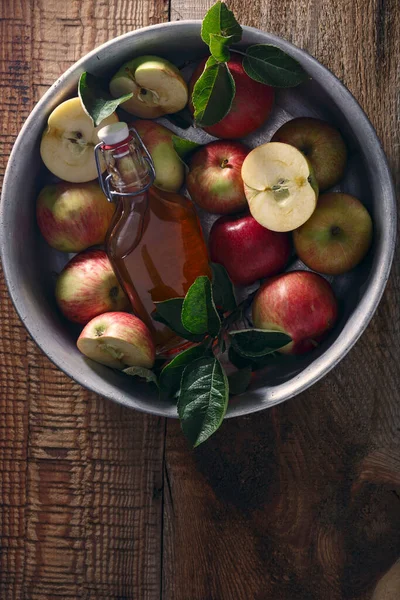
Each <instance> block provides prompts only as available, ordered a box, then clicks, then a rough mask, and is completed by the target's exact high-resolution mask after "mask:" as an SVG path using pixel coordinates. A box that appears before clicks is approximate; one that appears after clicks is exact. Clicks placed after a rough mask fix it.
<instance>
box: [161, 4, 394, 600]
mask: <svg viewBox="0 0 400 600" xmlns="http://www.w3.org/2000/svg"><path fill="white" fill-rule="evenodd" d="M211 4H212V2H211V1H204V0H202V1H200V2H196V3H194V2H192V1H191V2H183V1H181V0H172V4H171V18H172V19H186V18H202V17H203V15H204V13H205V12H206V10H207V8H208V7H209V6H210V5H211ZM228 4H229V6H230V7H231V8H232V9H233V10H234V11H235V14H236V15H237V17H238V18H239V20H240V22H241V23H242V24H246V25H252V26H256V27H259V28H264V29H265V30H268V31H270V32H272V33H275V34H278V35H281V36H283V37H285V38H287V39H289V40H290V41H292V42H294V43H295V44H297V45H299V46H300V47H302V48H304V49H306V50H307V51H309V52H310V53H311V54H313V55H314V56H316V58H317V59H318V60H320V61H321V62H322V63H323V64H325V65H326V66H327V67H328V68H330V69H331V70H332V71H333V72H334V73H335V74H336V75H337V76H338V77H339V78H340V79H342V81H343V82H344V83H345V84H346V85H347V86H348V87H349V89H350V90H351V91H352V92H353V94H354V95H355V96H356V98H357V99H358V100H359V101H360V103H361V104H362V106H363V108H364V109H365V110H366V112H367V114H368V115H369V117H370V119H371V121H372V123H373V124H374V126H375V127H376V129H377V132H378V135H379V136H380V138H381V140H382V143H383V146H384V148H385V150H386V152H387V155H388V158H389V161H390V164H391V166H392V167H393V172H394V175H395V178H396V182H397V185H398V187H399V184H400V178H399V173H400V144H399V141H400V137H399V132H398V127H396V125H395V124H398V115H399V114H400V110H399V109H400V105H399V95H398V89H399V83H400V80H399V78H400V73H399V70H398V68H397V65H398V62H399V58H400V56H399V53H400V50H399V46H398V43H397V41H398V39H399V36H400V11H399V5H398V3H396V2H395V1H394V0H392V1H390V0H389V1H386V2H378V1H373V0H368V1H364V0H356V1H355V2H347V1H346V2H342V1H339V0H335V1H334V2H328V1H327V0H319V1H318V0H300V1H299V0H286V1H285V2H280V1H278V0H271V1H270V2H267V3H265V2H261V1H257V0H256V1H255V2H239V0H233V1H232V2H229V3H228ZM397 256H398V255H397ZM399 297H400V267H399V261H398V259H397V260H395V263H394V268H393V273H392V277H391V280H390V283H389V285H388V288H387V291H386V293H385V296H384V299H383V301H382V303H381V305H380V307H379V310H378V311H377V314H376V316H375V317H374V319H373V321H372V323H371V325H370V327H369V328H368V330H367V332H366V333H365V334H364V336H363V337H362V339H361V340H360V341H359V342H358V344H357V345H356V347H355V348H354V349H353V350H352V351H351V352H350V354H349V355H348V356H347V357H346V358H345V359H344V360H343V362H342V363H341V364H340V365H339V366H338V367H337V368H336V369H335V370H334V371H333V372H332V373H331V374H330V375H328V376H327V377H326V378H325V379H324V380H323V381H322V382H320V383H318V384H317V385H315V386H314V387H313V388H312V389H310V390H309V391H308V392H306V393H304V394H302V395H301V396H300V397H298V398H297V399H294V400H291V401H289V402H287V403H285V404H284V405H281V406H278V407H276V408H274V409H272V410H270V411H266V412H263V413H261V414H257V415H254V416H252V417H246V418H242V419H238V420H234V421H229V422H225V423H224V424H223V426H222V428H221V430H220V432H218V434H217V435H216V436H215V437H214V438H213V439H212V440H210V442H209V443H208V444H207V445H205V446H204V447H201V448H199V449H198V450H197V451H196V452H195V453H194V454H192V453H191V452H190V451H189V450H188V448H187V446H186V444H185V442H184V440H183V439H182V437H181V435H180V432H179V427H178V424H176V423H168V429H167V432H168V434H167V445H166V470H167V473H168V477H169V480H170V482H171V493H170V494H169V495H168V496H167V497H166V502H165V518H164V529H165V530H164V578H163V590H164V598H165V599H166V600H172V599H174V600H187V599H188V598H190V600H204V599H207V600H217V599H218V600H225V599H227V600H228V599H231V598H235V599H236V600H264V599H265V598H270V599H271V600H289V599H290V600H291V599H292V598H296V599H299V600H302V599H304V600H320V599H321V598H323V599H324V600H346V599H348V600H350V599H351V600H367V599H368V600H369V599H370V598H371V596H372V593H373V589H374V586H375V585H376V582H377V581H378V580H379V578H380V577H381V576H382V574H383V573H384V572H385V571H386V570H388V569H389V568H390V567H391V565H392V564H393V563H394V562H395V561H396V559H397V558H398V556H399V554H400V535H399V525H400V522H399V521H400V517H399V515H400V502H399V492H400V464H399V461H398V456H399V450H400V434H399V432H400V406H399V403H398V389H399V385H400V369H399V359H400V351H399V349H398V340H399V335H400V329H399V324H400V320H399V317H398V307H399V300H398V299H399ZM171 565H173V570H172V568H171ZM397 580H398V568H397V567H394V568H393V571H390V572H389V573H388V575H387V576H386V578H385V579H383V580H382V582H381V583H380V584H379V585H378V587H377V588H376V592H375V596H374V598H383V597H386V596H385V595H384V594H385V593H387V590H389V589H391V590H392V591H391V593H392V594H393V593H394V596H393V597H397V596H398V595H399V593H400V591H399V590H400V588H399V587H398V585H397V584H396V582H397ZM393 582H394V583H393ZM395 585H397V588H395V587H394V586H395ZM396 594H397V595H396ZM390 597H392V596H390ZM388 598H389V596H388Z"/></svg>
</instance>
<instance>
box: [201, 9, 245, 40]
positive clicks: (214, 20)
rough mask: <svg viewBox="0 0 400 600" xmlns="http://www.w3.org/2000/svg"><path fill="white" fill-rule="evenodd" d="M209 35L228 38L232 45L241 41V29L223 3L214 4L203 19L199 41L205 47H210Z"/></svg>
mask: <svg viewBox="0 0 400 600" xmlns="http://www.w3.org/2000/svg"><path fill="white" fill-rule="evenodd" d="M211 34H216V35H221V36H224V37H230V38H231V43H232V44H234V43H236V42H240V40H241V39H242V28H241V27H240V25H239V23H238V22H237V21H236V19H235V15H234V14H233V12H232V11H231V10H229V8H228V7H227V6H226V4H225V2H216V3H215V4H214V6H212V7H211V8H210V10H209V11H208V12H207V14H206V15H205V17H204V19H203V23H202V25H201V39H202V40H203V42H205V43H206V44H207V46H210V35H211Z"/></svg>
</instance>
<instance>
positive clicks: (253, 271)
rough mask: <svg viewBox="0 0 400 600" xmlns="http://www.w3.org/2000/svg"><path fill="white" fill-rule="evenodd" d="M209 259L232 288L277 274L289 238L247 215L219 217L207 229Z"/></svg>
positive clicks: (285, 255) (286, 251)
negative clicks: (233, 284) (222, 267)
mask: <svg viewBox="0 0 400 600" xmlns="http://www.w3.org/2000/svg"><path fill="white" fill-rule="evenodd" d="M209 248H210V257H211V260H212V261H213V262H216V263H219V264H221V265H223V266H224V267H225V269H226V270H227V272H228V275H229V277H230V278H231V280H232V281H233V283H235V284H236V285H250V284H252V283H254V282H255V281H257V280H258V279H263V278H264V277H270V276H271V275H276V274H277V273H279V272H281V271H282V270H283V269H284V267H285V265H286V263H287V261H288V259H289V256H290V248H291V244H290V236H289V234H288V233H277V232H276V231H270V230H269V229H266V228H265V227H263V226H262V225H260V224H259V223H257V221H256V220H255V219H254V218H253V217H252V216H251V215H245V216H242V217H240V218H235V217H221V218H219V219H218V220H217V221H215V223H214V225H213V226H212V228H211V232H210V240H209Z"/></svg>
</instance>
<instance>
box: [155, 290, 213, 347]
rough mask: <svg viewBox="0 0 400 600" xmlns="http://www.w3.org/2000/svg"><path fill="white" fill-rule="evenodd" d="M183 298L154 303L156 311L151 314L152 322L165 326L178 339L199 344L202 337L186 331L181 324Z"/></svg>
mask: <svg viewBox="0 0 400 600" xmlns="http://www.w3.org/2000/svg"><path fill="white" fill-rule="evenodd" d="M182 306H183V298H171V299H170V300H165V301H164V302H155V307H156V310H155V312H154V313H152V315H151V316H152V318H153V319H154V321H158V322H159V323H163V324H164V325H167V327H169V328H170V329H172V331H174V332H175V333H176V334H178V335H179V336H180V337H182V338H184V339H185V340H189V341H191V342H201V341H202V340H203V338H204V335H195V334H193V333H191V332H190V331H188V330H187V329H186V327H185V326H184V325H183V323H182V317H181V315H182Z"/></svg>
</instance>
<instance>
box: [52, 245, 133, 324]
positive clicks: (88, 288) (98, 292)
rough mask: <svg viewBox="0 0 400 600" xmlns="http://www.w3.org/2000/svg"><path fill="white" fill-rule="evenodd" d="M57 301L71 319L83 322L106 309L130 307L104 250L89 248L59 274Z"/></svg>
mask: <svg viewBox="0 0 400 600" xmlns="http://www.w3.org/2000/svg"><path fill="white" fill-rule="evenodd" d="M56 300H57V304H58V306H59V308H60V310H61V312H62V313H63V315H64V316H65V317H66V318H67V319H69V320H70V321H74V322H75V323H81V324H82V325H85V324H86V323H87V322H88V321H90V319H93V317H96V316H97V315H101V314H102V313H104V312H106V311H115V310H124V309H127V308H128V307H129V302H128V299H127V297H126V296H125V294H124V292H123V291H122V288H121V286H120V285H119V283H118V280H117V278H116V276H115V273H114V271H113V268H112V266H111V263H110V261H109V260H108V257H107V254H106V253H105V252H103V250H86V252H82V253H81V254H77V255H76V256H74V258H73V259H71V260H70V261H69V263H68V264H67V265H66V267H64V269H63V270H62V271H61V273H60V275H59V277H58V280H57V285H56Z"/></svg>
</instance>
